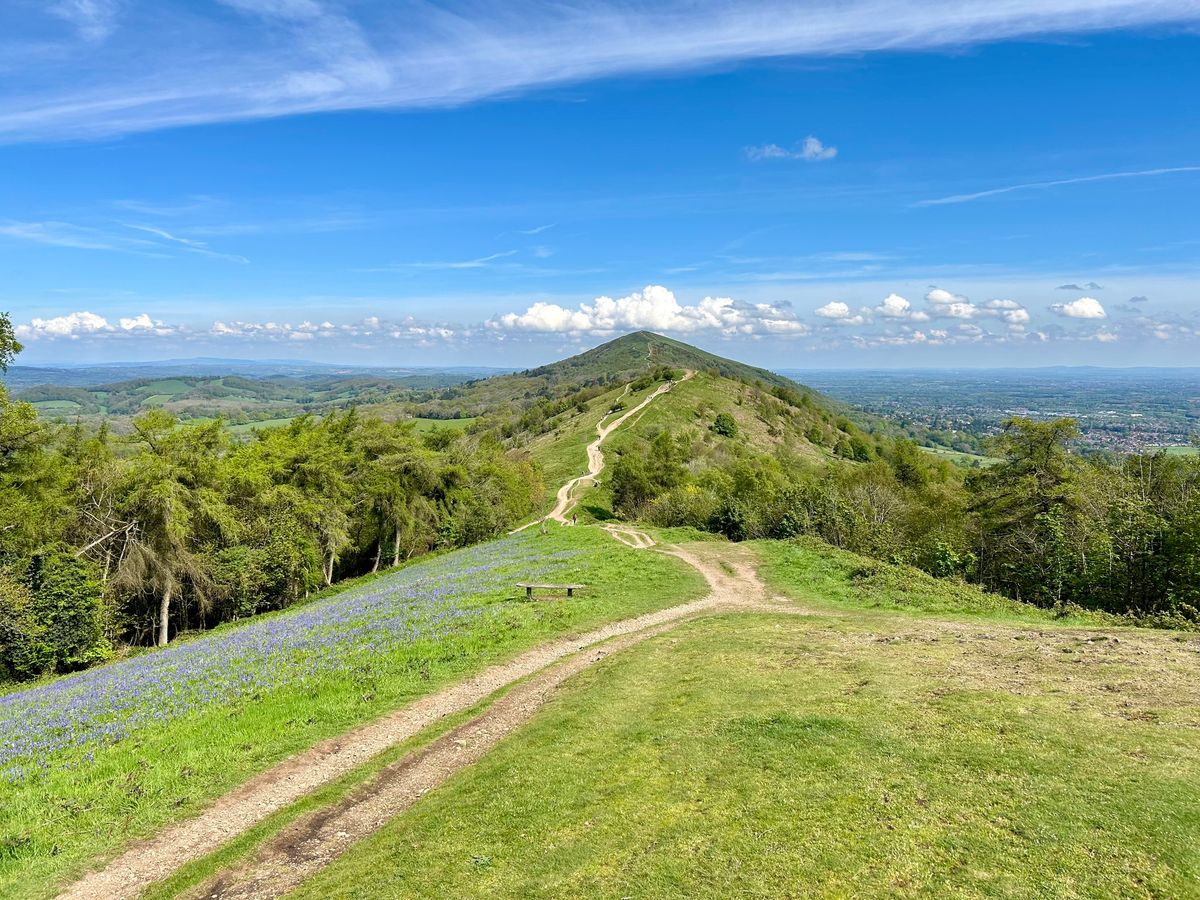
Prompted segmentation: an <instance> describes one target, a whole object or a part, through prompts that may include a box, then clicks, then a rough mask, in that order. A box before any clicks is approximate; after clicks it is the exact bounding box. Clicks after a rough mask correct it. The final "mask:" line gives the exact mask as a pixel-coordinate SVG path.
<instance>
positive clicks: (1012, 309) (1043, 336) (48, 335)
mask: <svg viewBox="0 0 1200 900" xmlns="http://www.w3.org/2000/svg"><path fill="white" fill-rule="evenodd" d="M1045 313H1046V315H1044V316H1039V318H1041V319H1042V321H1041V322H1040V323H1036V324H1035V322H1034V314H1033V313H1032V312H1031V311H1030V310H1029V309H1028V308H1026V307H1025V306H1024V305H1023V304H1021V303H1019V302H1017V301H1015V300H1010V299H1005V298H991V299H987V300H984V301H978V302H977V301H974V300H972V299H970V298H969V297H967V296H965V295H962V294H956V293H952V292H950V291H948V290H946V289H944V288H940V287H930V289H929V290H928V291H927V292H926V293H925V295H924V297H923V300H922V303H921V305H918V304H916V303H914V302H912V301H910V300H909V299H908V298H906V297H903V296H901V295H899V294H897V293H891V294H888V295H887V296H885V297H883V298H881V300H880V302H879V303H878V304H877V305H874V306H860V307H857V308H856V307H854V306H851V304H849V303H846V302H844V301H838V300H833V301H830V302H828V303H826V304H824V305H823V306H819V307H816V308H815V309H813V310H812V311H811V318H808V317H806V316H805V315H803V314H800V313H797V312H796V311H795V310H794V309H793V308H792V307H791V305H790V304H788V303H777V304H772V303H748V302H745V301H739V300H735V299H733V298H731V297H703V298H701V299H699V300H698V301H696V302H695V303H690V304H689V303H686V302H681V301H680V300H679V298H678V297H677V296H676V295H675V293H674V292H673V291H671V290H669V289H668V288H667V287H665V286H663V285H647V286H646V287H645V288H643V289H642V290H640V291H634V292H632V293H630V294H628V295H626V296H623V297H618V298H613V297H608V296H601V297H597V298H595V299H594V300H592V301H590V302H584V303H580V304H578V305H577V306H575V307H568V306H563V305H560V304H557V303H548V302H545V301H538V302H535V303H532V304H530V305H529V306H528V307H526V308H525V309H524V310H519V311H512V312H506V313H501V314H498V315H495V316H493V317H491V318H489V319H487V320H484V321H479V322H465V323H464V322H459V323H453V322H432V321H424V320H420V319H417V318H414V317H412V316H406V317H403V318H400V319H386V318H382V317H379V316H368V317H365V318H363V319H360V320H355V321H342V322H336V323H335V322H333V321H329V320H321V321H319V322H314V321H310V320H307V319H304V320H298V321H295V322H287V321H282V320H279V321H276V320H267V321H242V320H217V321H214V322H212V323H209V324H196V323H175V324H172V323H168V322H164V321H161V320H158V319H155V318H153V317H151V316H150V315H149V314H147V313H138V314H131V315H129V316H124V317H121V318H119V319H116V320H114V321H110V320H109V319H107V318H105V317H103V316H100V315H97V314H95V313H92V312H88V311H78V312H72V313H69V314H65V315H62V316H56V317H53V318H34V319H32V320H31V321H29V322H22V323H18V324H17V326H16V333H17V336H18V337H19V338H20V339H21V340H23V341H27V342H31V343H33V344H36V343H44V344H51V345H55V344H67V345H70V344H72V343H75V342H80V341H85V342H95V341H116V342H118V343H122V344H125V345H126V346H128V345H129V342H131V341H138V340H142V341H145V340H152V339H162V338H170V339H173V340H175V341H182V342H183V343H184V344H188V343H192V344H196V343H203V344H204V345H205V346H223V347H226V348H235V347H238V346H245V345H247V344H253V345H269V344H276V345H278V344H287V345H293V346H297V345H304V346H313V345H314V344H315V342H320V343H321V344H324V345H326V346H328V347H330V348H333V349H341V350H343V351H345V350H351V349H359V350H363V349H381V348H387V347H393V348H395V347H398V346H412V347H421V348H430V347H438V346H442V347H449V346H457V347H459V348H471V347H474V348H477V349H478V348H484V347H487V346H489V345H495V344H497V343H505V342H513V341H523V340H530V339H537V338H539V337H546V336H555V337H559V338H567V339H570V340H573V341H577V342H582V341H587V340H599V339H607V338H610V337H613V336H616V335H619V334H623V333H626V332H630V331H641V330H647V331H657V332H663V333H666V334H670V335H674V336H677V337H682V338H684V339H699V338H709V339H733V338H748V339H752V340H758V339H763V338H770V339H774V340H783V341H788V342H790V343H792V344H793V346H795V347H796V349H798V350H802V349H806V348H811V347H814V346H817V345H819V346H821V347H822V348H824V349H829V348H836V347H846V348H857V349H869V348H873V347H874V348H881V347H903V346H911V347H922V346H928V347H937V346H954V345H957V346H964V345H981V346H982V345H988V346H997V345H1003V344H1016V343H1033V344H1051V343H1060V344H1061V343H1066V344H1071V343H1080V342H1085V343H1086V342H1098V343H1102V344H1112V343H1116V342H1118V341H1121V340H1137V341H1142V340H1152V341H1156V342H1160V343H1164V342H1172V341H1181V340H1182V341H1193V340H1195V339H1196V338H1198V337H1200V319H1198V318H1197V317H1194V316H1193V317H1191V318H1187V317H1180V316H1175V315H1170V314H1159V315H1150V314H1143V313H1140V312H1139V313H1138V314H1135V315H1126V316H1123V317H1121V318H1120V319H1118V320H1116V321H1103V320H1108V319H1109V315H1108V312H1107V311H1106V310H1105V308H1104V306H1103V305H1102V304H1101V303H1100V301H1099V300H1096V299H1095V298H1093V297H1080V298H1078V299H1076V300H1072V301H1070V302H1068V303H1056V304H1053V305H1050V306H1048V307H1047V308H1046V310H1045ZM1051 319H1059V320H1076V323H1075V325H1074V326H1073V327H1070V328H1068V327H1065V326H1064V325H1063V324H1060V323H1058V322H1055V321H1050V320H1051Z"/></svg>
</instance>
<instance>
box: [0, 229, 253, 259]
mask: <svg viewBox="0 0 1200 900" xmlns="http://www.w3.org/2000/svg"><path fill="white" fill-rule="evenodd" d="M121 226H122V228H123V229H125V230H122V229H121V228H115V227H112V226H111V225H109V227H107V228H101V227H96V226H93V225H76V224H74V223H71V222H58V221H53V220H51V221H45V222H21V221H14V220H11V219H9V220H6V221H0V237H3V238H10V239H12V240H18V241H27V242H29V243H33V244H43V245H45V246H48V247H66V248H69V249H72V250H108V251H112V252H115V253H133V254H137V255H140V256H157V257H163V256H169V255H171V254H172V253H178V252H185V253H197V254H200V255H202V256H210V257H213V258H215V259H224V260H230V261H232V262H239V263H245V262H249V260H247V259H246V257H244V256H238V255H236V254H232V253H220V252H218V251H216V250H212V249H211V248H209V247H208V245H207V244H205V243H204V242H202V241H196V240H192V239H190V238H185V237H179V236H178V235H174V234H171V233H170V232H169V231H166V230H165V229H162V228H156V227H153V226H149V225H131V224H128V223H121ZM130 232H137V234H130Z"/></svg>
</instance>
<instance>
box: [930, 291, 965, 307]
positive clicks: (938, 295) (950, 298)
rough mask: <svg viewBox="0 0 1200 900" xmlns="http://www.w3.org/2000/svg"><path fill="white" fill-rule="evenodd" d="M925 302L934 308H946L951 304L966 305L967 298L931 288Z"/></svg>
mask: <svg viewBox="0 0 1200 900" xmlns="http://www.w3.org/2000/svg"><path fill="white" fill-rule="evenodd" d="M925 300H926V301H927V302H928V303H931V304H933V305H934V306H946V305H948V304H951V303H965V302H966V300H967V298H966V297H964V296H962V295H961V294H952V293H950V292H949V291H947V290H943V289H942V288H938V287H935V288H931V289H930V291H929V293H928V294H926V295H925Z"/></svg>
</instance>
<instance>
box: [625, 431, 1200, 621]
mask: <svg viewBox="0 0 1200 900" xmlns="http://www.w3.org/2000/svg"><path fill="white" fill-rule="evenodd" d="M713 430H714V431H716V432H717V433H721V429H719V428H716V427H714V429H713ZM839 434H840V436H839V437H838V439H837V442H836V445H835V448H834V449H835V456H836V457H839V458H835V459H833V460H829V461H826V462H815V461H813V460H811V459H810V458H806V457H803V456H800V455H797V454H794V453H790V452H789V451H787V450H786V449H781V450H779V451H777V452H776V453H775V454H774V455H762V454H758V453H755V452H753V451H751V450H749V449H747V448H745V447H742V446H740V445H739V444H738V443H737V441H736V437H735V435H733V434H731V435H729V438H730V440H729V448H728V452H727V458H726V459H725V460H724V461H722V462H718V463H716V464H710V465H707V466H703V467H697V466H696V465H695V461H696V455H695V454H694V453H693V452H692V447H691V446H690V443H689V441H688V440H687V439H686V438H681V437H678V436H674V435H672V434H669V433H667V432H666V431H662V432H660V433H658V434H655V435H650V436H647V438H646V439H645V440H643V441H641V442H639V443H638V444H636V445H634V446H633V447H627V448H626V452H625V453H624V454H622V456H621V457H620V459H619V460H618V461H617V462H616V464H615V465H614V467H613V470H612V474H611V476H610V487H611V490H612V494H613V505H614V509H615V511H616V512H617V513H618V514H620V515H623V516H627V517H640V518H644V519H646V520H648V521H650V522H652V523H654V524H659V525H666V526H680V525H686V526H692V527H696V528H701V529H706V530H711V531H715V532H719V533H721V534H724V535H726V536H728V537H730V538H732V539H734V540H745V539H749V538H760V537H766V538H787V537H793V536H797V535H802V534H808V535H815V536H818V537H820V538H822V539H824V540H825V541H828V542H829V543H830V544H833V545H835V546H837V547H842V548H845V549H849V550H853V551H855V552H858V553H862V554H865V555H869V556H874V557H876V558H879V559H884V560H888V561H892V562H903V563H909V564H912V565H915V566H918V567H920V568H922V569H925V570H926V571H928V572H930V573H932V574H934V575H938V576H944V577H960V578H965V579H968V580H971V581H974V582H978V583H980V584H983V585H984V586H986V587H987V588H989V589H991V590H994V591H997V592H999V593H1002V594H1005V595H1007V596H1009V597H1013V598H1015V599H1019V600H1024V601H1028V602H1031V603H1035V604H1038V605H1041V606H1047V607H1071V606H1079V607H1085V608H1088V609H1098V610H1104V611H1109V612H1113V613H1122V614H1125V613H1128V614H1132V615H1134V616H1137V617H1139V618H1142V619H1146V620H1152V621H1157V622H1161V623H1164V624H1177V625H1179V624H1197V623H1200V459H1197V458H1195V457H1192V458H1188V457H1181V456H1169V455H1167V454H1164V453H1159V454H1154V455H1141V456H1131V457H1127V458H1124V459H1121V460H1117V461H1110V460H1108V459H1105V458H1102V457H1095V458H1082V457H1080V456H1078V455H1076V454H1075V453H1073V452H1071V446H1072V442H1073V441H1074V440H1075V438H1076V437H1077V435H1078V431H1077V429H1076V427H1075V423H1074V422H1072V421H1071V420H1069V419H1063V420H1057V421H1052V422H1036V421H1032V420H1027V419H1012V420H1010V421H1008V422H1007V423H1005V426H1004V431H1003V434H1002V435H1001V436H1000V437H999V438H997V439H996V440H994V441H993V442H992V444H991V445H990V447H989V449H990V452H991V453H993V454H994V455H995V456H996V457H998V458H999V459H1000V460H1001V461H1000V462H999V463H998V464H996V465H993V466H990V467H986V468H983V469H979V470H975V471H973V472H971V473H970V474H967V473H965V472H964V471H963V470H962V469H960V468H957V467H955V466H953V465H951V464H949V463H948V462H945V461H940V460H937V459H936V458H934V457H932V456H930V455H929V454H927V453H925V452H923V451H921V450H920V448H918V447H917V446H916V445H915V444H913V443H912V442H911V441H908V440H905V439H899V440H897V439H890V438H886V437H879V436H872V435H868V434H865V433H862V432H859V431H857V430H856V429H855V428H854V427H853V426H849V427H846V425H845V423H843V425H842V429H841V431H840V432H839ZM711 457H712V454H710V458H711Z"/></svg>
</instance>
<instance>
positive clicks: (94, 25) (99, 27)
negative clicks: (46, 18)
mask: <svg viewBox="0 0 1200 900" xmlns="http://www.w3.org/2000/svg"><path fill="white" fill-rule="evenodd" d="M48 11H49V12H50V14H51V15H53V16H57V17H58V18H60V19H63V20H65V21H66V22H68V23H70V24H71V25H72V26H73V27H74V28H75V31H76V33H77V34H78V35H79V37H80V38H82V39H83V40H84V41H86V42H87V43H89V44H98V43H100V42H102V41H104V40H105V39H106V38H107V37H108V36H109V35H110V34H112V33H113V31H114V30H115V29H116V27H117V12H118V5H117V3H116V0H58V2H57V3H52V4H50V6H49V7H48Z"/></svg>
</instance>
